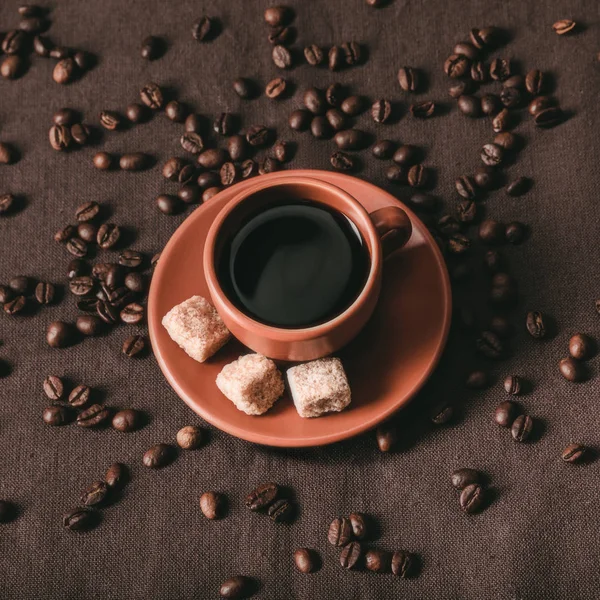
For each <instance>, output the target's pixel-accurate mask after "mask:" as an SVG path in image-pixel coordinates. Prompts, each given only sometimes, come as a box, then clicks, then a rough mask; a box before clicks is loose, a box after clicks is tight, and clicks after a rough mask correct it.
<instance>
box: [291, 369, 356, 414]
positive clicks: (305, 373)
mask: <svg viewBox="0 0 600 600" xmlns="http://www.w3.org/2000/svg"><path fill="white" fill-rule="evenodd" d="M287 378H288V383H289V386H290V392H291V394H292V399H293V400H294V405H295V406H296V410H297V411H298V414H299V415H300V416H301V417H319V416H321V415H322V414H324V413H328V412H339V411H341V410H343V409H344V408H346V406H348V404H350V386H349V385H348V379H347V378H346V373H345V371H344V367H343V366H342V362H341V361H340V359H339V358H321V359H319V360H313V361H312V362H308V363H304V364H302V365H297V366H296V367H292V368H291V369H288V371H287Z"/></svg>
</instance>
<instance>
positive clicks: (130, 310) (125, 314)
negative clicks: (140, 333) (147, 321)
mask: <svg viewBox="0 0 600 600" xmlns="http://www.w3.org/2000/svg"><path fill="white" fill-rule="evenodd" d="M120 314H121V321H123V323H127V324H128V325H137V324H138V323H141V322H142V321H143V320H144V315H145V310H144V307H143V306H142V305H141V304H138V303H137V302H132V303H131V304H128V305H127V306H125V307H124V308H123V309H122V310H121V313H120Z"/></svg>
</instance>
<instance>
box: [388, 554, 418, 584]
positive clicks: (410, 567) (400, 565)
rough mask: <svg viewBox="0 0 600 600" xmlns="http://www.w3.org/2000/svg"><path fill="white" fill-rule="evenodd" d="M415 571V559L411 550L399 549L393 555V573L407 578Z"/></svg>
mask: <svg viewBox="0 0 600 600" xmlns="http://www.w3.org/2000/svg"><path fill="white" fill-rule="evenodd" d="M413 572H414V559H413V557H412V555H411V554H410V553H409V552H403V551H401V550H397V551H396V552H394V554H393V555H392V573H393V574H394V575H396V577H401V578H402V579H406V578H408V577H410V576H411V575H412V574H413Z"/></svg>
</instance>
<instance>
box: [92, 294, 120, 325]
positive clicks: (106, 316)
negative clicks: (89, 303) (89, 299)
mask: <svg viewBox="0 0 600 600" xmlns="http://www.w3.org/2000/svg"><path fill="white" fill-rule="evenodd" d="M96 312H97V314H98V316H99V317H100V318H101V319H102V320H103V321H104V322H105V323H107V324H108V325H114V324H115V323H117V322H118V320H119V311H118V310H117V309H116V308H115V307H114V306H112V305H111V304H109V303H108V302H107V301H106V300H98V302H97V303H96Z"/></svg>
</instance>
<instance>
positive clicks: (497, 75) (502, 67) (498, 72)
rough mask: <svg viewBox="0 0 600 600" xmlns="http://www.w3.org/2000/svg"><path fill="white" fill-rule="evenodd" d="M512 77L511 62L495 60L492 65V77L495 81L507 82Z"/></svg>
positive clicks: (503, 59)
mask: <svg viewBox="0 0 600 600" xmlns="http://www.w3.org/2000/svg"><path fill="white" fill-rule="evenodd" d="M511 75H512V65H511V63H510V60H508V59H505V58H495V59H494V60H493V61H492V63H491V65H490V77H491V78H492V79H493V80H494V81H506V80H507V79H508V78H509V77H510V76H511Z"/></svg>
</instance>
